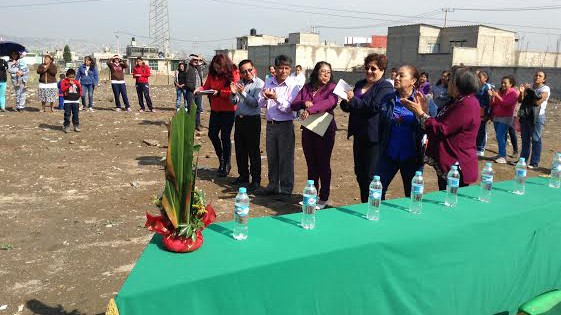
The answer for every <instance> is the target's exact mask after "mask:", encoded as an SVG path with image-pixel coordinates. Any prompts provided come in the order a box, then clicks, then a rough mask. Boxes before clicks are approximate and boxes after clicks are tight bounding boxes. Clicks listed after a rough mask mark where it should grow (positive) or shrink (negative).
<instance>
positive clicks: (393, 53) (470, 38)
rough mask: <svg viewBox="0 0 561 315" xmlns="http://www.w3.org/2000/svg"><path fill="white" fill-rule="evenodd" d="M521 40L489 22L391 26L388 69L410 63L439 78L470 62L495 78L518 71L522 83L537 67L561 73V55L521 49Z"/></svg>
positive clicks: (551, 72)
mask: <svg viewBox="0 0 561 315" xmlns="http://www.w3.org/2000/svg"><path fill="white" fill-rule="evenodd" d="M517 42H518V40H517V38H516V33H515V32H513V31H508V30H503V29H499V28H495V27H490V26H485V25H469V26H454V27H445V28H441V27H438V26H433V25H427V24H415V25H404V26H395V27H389V28H388V50H387V55H388V61H389V65H388V68H391V67H397V66H399V65H401V64H405V63H410V64H413V65H416V66H417V67H418V68H419V69H420V70H422V71H426V72H428V73H429V75H430V76H431V77H432V78H438V77H439V76H440V72H441V71H442V70H445V69H450V68H451V67H452V66H456V65H466V66H473V67H477V68H479V69H485V70H487V71H488V72H489V73H490V75H491V77H492V79H495V80H497V79H496V78H500V77H501V76H503V75H507V74H518V76H519V77H517V80H519V81H520V82H529V81H531V79H532V75H533V73H534V72H535V70H536V68H544V69H546V72H547V73H548V77H550V78H556V77H558V76H559V74H561V68H558V67H560V66H561V54H559V53H558V52H555V53H548V52H529V51H519V50H517V46H518V43H517ZM552 81H553V83H554V84H558V81H556V80H555V79H553V80H549V82H550V83H552ZM552 87H553V86H552Z"/></svg>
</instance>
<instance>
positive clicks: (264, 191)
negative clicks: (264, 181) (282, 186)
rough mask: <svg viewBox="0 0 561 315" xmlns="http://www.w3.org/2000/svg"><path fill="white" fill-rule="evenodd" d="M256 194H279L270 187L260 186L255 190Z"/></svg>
mask: <svg viewBox="0 0 561 315" xmlns="http://www.w3.org/2000/svg"><path fill="white" fill-rule="evenodd" d="M255 194H256V195H260V196H272V195H276V194H278V192H276V191H274V190H271V189H268V188H264V187H259V188H258V189H257V190H256V191H255Z"/></svg>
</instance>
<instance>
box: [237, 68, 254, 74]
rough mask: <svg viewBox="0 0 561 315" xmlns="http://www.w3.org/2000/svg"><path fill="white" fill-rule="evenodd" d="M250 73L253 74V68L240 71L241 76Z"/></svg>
mask: <svg viewBox="0 0 561 315" xmlns="http://www.w3.org/2000/svg"><path fill="white" fill-rule="evenodd" d="M252 72H253V68H249V69H245V70H241V71H240V73H241V74H246V73H252Z"/></svg>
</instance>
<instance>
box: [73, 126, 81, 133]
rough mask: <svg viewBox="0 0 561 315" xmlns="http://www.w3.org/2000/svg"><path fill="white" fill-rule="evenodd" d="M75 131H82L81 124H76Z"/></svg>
mask: <svg viewBox="0 0 561 315" xmlns="http://www.w3.org/2000/svg"><path fill="white" fill-rule="evenodd" d="M74 131H76V132H80V131H82V130H80V126H74Z"/></svg>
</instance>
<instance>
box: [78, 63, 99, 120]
mask: <svg viewBox="0 0 561 315" xmlns="http://www.w3.org/2000/svg"><path fill="white" fill-rule="evenodd" d="M76 80H78V81H80V84H81V85H82V91H83V92H82V110H85V109H86V108H88V110H89V111H93V93H94V89H95V87H96V86H97V85H98V83H99V73H98V72H97V68H96V67H95V63H94V61H93V58H92V57H90V56H86V57H84V63H83V64H82V65H81V66H80V68H78V71H77V72H76ZM86 94H88V106H87V107H86Z"/></svg>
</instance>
